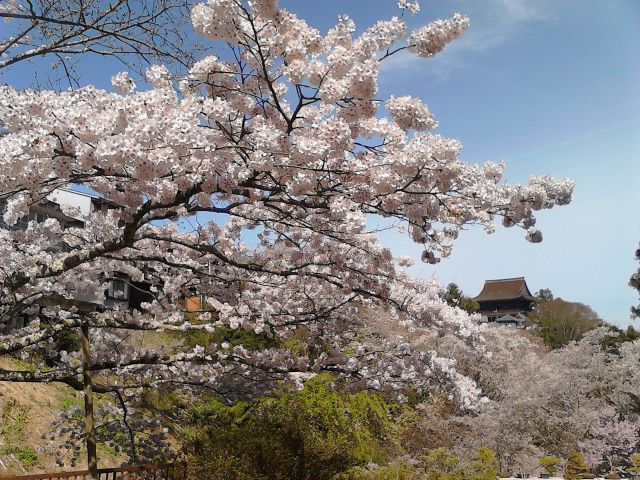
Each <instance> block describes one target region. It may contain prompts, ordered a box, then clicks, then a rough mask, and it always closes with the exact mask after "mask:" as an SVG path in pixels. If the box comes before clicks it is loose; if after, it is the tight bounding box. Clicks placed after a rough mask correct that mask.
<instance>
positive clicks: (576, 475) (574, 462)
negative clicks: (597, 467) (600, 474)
mask: <svg viewBox="0 0 640 480" xmlns="http://www.w3.org/2000/svg"><path fill="white" fill-rule="evenodd" d="M564 478H565V480H580V479H582V478H594V475H593V474H592V473H591V472H589V466H588V465H587V464H586V463H585V461H584V457H583V456H582V455H581V454H580V453H572V454H571V455H569V458H567V465H566V466H565V467H564Z"/></svg>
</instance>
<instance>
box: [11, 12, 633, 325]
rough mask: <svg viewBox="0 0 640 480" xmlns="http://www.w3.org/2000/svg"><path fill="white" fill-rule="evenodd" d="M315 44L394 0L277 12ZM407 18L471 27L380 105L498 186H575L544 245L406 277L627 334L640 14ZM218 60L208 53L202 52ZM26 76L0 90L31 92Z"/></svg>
mask: <svg viewBox="0 0 640 480" xmlns="http://www.w3.org/2000/svg"><path fill="white" fill-rule="evenodd" d="M281 5H282V6H284V7H286V8H288V9H290V10H292V11H294V12H296V13H298V14H300V15H301V16H303V17H304V18H306V19H307V20H308V21H309V23H311V24H312V25H314V26H316V27H318V28H320V29H321V30H322V32H323V33H324V32H326V30H327V29H328V28H329V27H330V26H332V25H333V24H334V23H335V20H336V19H337V16H338V14H340V13H347V14H349V16H351V17H352V18H353V19H354V20H355V21H356V23H357V24H358V26H359V27H360V28H362V29H364V28H366V27H368V26H369V25H370V24H372V23H373V22H375V21H376V20H378V19H380V18H389V17H390V16H392V15H397V14H398V12H399V10H398V9H397V7H396V2H395V1H394V0H384V1H383V0H375V1H374V0H349V1H348V2H347V1H344V0H322V1H317V0H316V1H307V0H304V1H302V0H295V1H293V0H282V1H281ZM421 6H422V12H421V13H420V14H419V15H418V16H415V17H414V16H409V17H408V22H409V23H410V25H411V26H419V25H422V24H425V23H427V22H428V21H430V20H433V19H435V18H443V17H448V16H450V15H452V14H453V13H454V12H461V13H464V14H467V15H468V16H469V17H470V19H471V27H470V28H469V30H468V31H467V32H466V34H465V35H464V36H463V37H462V38H461V39H459V40H458V41H456V42H455V43H453V44H451V45H449V46H448V47H447V48H446V49H445V50H444V52H443V53H441V54H440V55H438V56H437V57H435V58H432V59H427V60H425V59H420V58H418V57H415V56H411V55H401V56H398V57H394V58H393V59H392V60H391V61H390V62H388V63H387V64H386V65H385V66H384V67H383V71H382V74H381V82H380V90H381V91H380V95H379V96H380V97H385V96H388V95H390V94H395V95H413V96H417V97H420V98H422V99H423V100H424V101H425V102H426V103H427V104H428V105H429V107H430V109H431V111H432V112H433V113H434V114H435V115H436V117H437V118H438V120H439V121H440V125H441V127H440V129H439V133H441V134H443V135H446V136H451V137H454V138H457V139H459V140H461V141H462V143H463V144H464V146H465V148H464V151H463V159H464V160H466V161H468V162H478V163H483V162H485V161H486V160H504V161H505V162H506V164H507V168H506V172H505V174H506V175H505V176H506V180H507V181H509V182H512V183H521V182H525V181H526V180H527V178H528V176H529V175H531V174H551V175H553V176H557V177H570V178H572V179H574V180H575V181H576V191H575V196H574V201H573V203H572V204H571V205H570V206H568V207H560V208H557V209H553V210H551V211H545V212H541V213H540V214H539V215H538V227H539V228H541V230H542V231H543V233H544V241H543V242H542V243H541V244H530V243H528V242H526V241H525V240H524V236H523V232H522V231H521V230H513V229H508V230H507V229H503V228H502V227H498V230H497V232H496V233H495V234H493V235H487V234H485V233H484V232H483V231H482V229H480V228H472V229H469V231H466V232H463V233H462V235H461V236H460V238H459V240H458V243H457V246H456V248H455V250H454V252H453V255H452V256H451V258H449V259H446V260H443V261H442V262H441V263H440V264H438V265H436V266H435V267H434V266H430V265H424V264H421V263H420V262H419V261H417V262H416V263H417V265H416V266H415V267H413V271H414V273H416V274H418V275H421V276H425V277H431V276H435V277H436V278H438V279H439V280H440V281H441V282H442V283H443V284H446V283H448V282H456V283H458V284H459V285H460V286H461V287H462V289H463V290H464V291H465V292H466V293H467V294H469V295H476V294H477V293H478V292H479V291H480V290H481V287H482V284H483V282H484V280H485V279H491V278H503V277H514V276H525V277H526V279H527V282H528V284H529V287H530V288H531V290H533V291H537V290H538V289H540V288H550V289H551V290H552V291H553V292H554V294H556V295H557V296H561V297H562V298H564V299H567V300H572V301H581V302H584V303H587V304H589V305H590V306H592V307H593V308H594V309H595V310H596V311H597V312H598V313H599V314H600V315H601V316H602V318H604V319H605V320H607V321H609V322H611V323H615V324H618V325H621V326H625V325H627V324H629V322H630V320H629V307H630V305H631V304H633V303H634V302H636V301H637V296H636V295H635V294H634V292H633V290H631V289H630V288H629V287H628V286H627V282H628V279H629V276H630V275H631V273H632V272H633V270H634V269H635V268H636V267H637V265H636V262H635V261H634V259H633V253H634V251H635V248H636V246H637V243H638V241H639V240H640V228H639V227H640V218H639V215H638V213H639V212H640V193H638V190H637V188H636V185H637V183H638V180H640V162H639V161H638V159H639V156H640V108H639V107H640V90H639V88H640V55H638V51H637V49H638V46H639V45H640V2H638V1H637V0H590V1H588V2H586V1H578V0H573V1H569V0H483V1H482V2H480V1H477V0H438V1H425V0H423V1H422V2H421ZM212 51H215V48H212ZM120 70H122V67H120V66H119V65H116V64H115V63H114V62H108V61H107V62H105V61H104V60H103V59H99V60H89V61H86V62H84V63H83V64H81V66H80V71H81V73H82V74H83V81H82V84H87V83H93V84H96V85H97V86H100V87H104V88H110V77H111V75H112V74H114V73H116V72H118V71H120ZM31 72H33V66H32V65H29V64H24V65H22V66H20V67H17V68H15V69H13V70H12V71H10V72H9V73H8V74H5V75H4V76H3V77H0V81H3V82H7V83H10V84H13V85H16V86H22V85H26V84H27V83H28V82H30V81H31V79H32V73H31ZM382 240H383V242H384V243H385V244H386V245H388V246H389V247H391V248H392V249H393V250H394V252H395V253H396V254H397V255H401V254H407V255H411V256H413V257H414V258H415V259H416V260H418V259H419V256H420V249H419V247H417V246H416V245H414V244H412V242H411V241H410V240H408V239H407V238H405V237H403V236H401V235H399V234H395V233H385V234H384V235H383V236H382Z"/></svg>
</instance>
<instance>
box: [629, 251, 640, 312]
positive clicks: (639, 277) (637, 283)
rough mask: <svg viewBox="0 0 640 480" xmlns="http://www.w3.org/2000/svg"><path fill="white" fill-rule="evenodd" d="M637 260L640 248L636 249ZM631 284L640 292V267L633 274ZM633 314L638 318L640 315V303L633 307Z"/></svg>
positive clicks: (639, 257) (639, 256) (639, 255)
mask: <svg viewBox="0 0 640 480" xmlns="http://www.w3.org/2000/svg"><path fill="white" fill-rule="evenodd" d="M636 260H640V248H638V249H637V250H636ZM629 286H630V287H631V288H634V289H636V290H637V291H638V292H639V293H640V269H639V270H638V271H637V272H635V273H634V274H633V275H631V279H630V280H629ZM631 316H632V317H633V318H636V317H638V316H640V305H638V306H635V305H634V306H632V307H631Z"/></svg>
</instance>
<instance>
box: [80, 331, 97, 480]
mask: <svg viewBox="0 0 640 480" xmlns="http://www.w3.org/2000/svg"><path fill="white" fill-rule="evenodd" d="M81 330H82V335H81V336H82V380H83V382H84V416H85V424H86V427H85V431H86V435H87V468H88V470H89V476H90V478H91V480H97V479H98V460H97V456H96V430H95V425H94V419H93V388H92V383H91V355H90V350H89V323H88V322H87V321H86V320H85V321H84V322H82V329H81Z"/></svg>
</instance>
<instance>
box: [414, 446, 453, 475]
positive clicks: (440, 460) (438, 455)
mask: <svg viewBox="0 0 640 480" xmlns="http://www.w3.org/2000/svg"><path fill="white" fill-rule="evenodd" d="M422 464H423V466H424V470H425V472H426V474H427V478H428V479H429V480H462V476H463V470H462V465H461V463H460V459H459V458H457V457H451V456H449V455H448V453H447V451H446V449H444V448H437V449H435V450H431V451H430V452H429V453H427V454H426V455H425V456H424V457H422Z"/></svg>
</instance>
